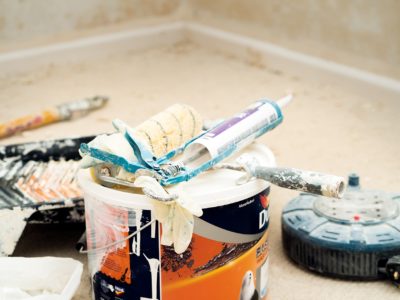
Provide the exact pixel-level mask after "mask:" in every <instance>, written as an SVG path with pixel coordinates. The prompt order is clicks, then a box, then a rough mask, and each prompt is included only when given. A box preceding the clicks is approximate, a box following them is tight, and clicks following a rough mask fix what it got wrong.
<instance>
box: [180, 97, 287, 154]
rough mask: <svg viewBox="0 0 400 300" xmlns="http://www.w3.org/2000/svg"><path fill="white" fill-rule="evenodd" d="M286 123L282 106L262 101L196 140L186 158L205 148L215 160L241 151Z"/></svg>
mask: <svg viewBox="0 0 400 300" xmlns="http://www.w3.org/2000/svg"><path fill="white" fill-rule="evenodd" d="M282 120H283V116H282V112H281V110H280V108H279V106H278V105H277V104H276V103H275V102H272V101H267V100H261V101H258V102H255V103H254V104H252V105H251V106H249V107H248V108H247V109H246V110H245V111H243V112H241V113H239V114H237V115H235V116H234V117H232V118H230V119H228V120H226V121H224V122H223V123H222V124H220V125H218V126H217V127H216V128H214V129H212V130H210V131H209V132H208V133H206V134H205V135H203V136H202V137H200V138H199V139H197V140H195V141H194V142H193V144H192V145H190V146H189V147H188V149H187V155H188V156H190V155H193V154H194V153H193V152H194V151H196V150H198V149H199V148H203V147H205V148H206V149H207V150H208V152H209V154H210V155H211V157H212V158H214V157H216V156H217V155H219V154H221V153H223V152H225V151H227V150H228V149H231V148H232V147H236V150H239V149H241V148H243V147H245V146H247V145H249V144H250V143H251V142H253V141H254V140H255V139H256V138H258V137H259V136H261V135H262V134H264V133H265V132H267V131H269V130H271V129H273V128H275V127H276V126H277V125H279V124H280V123H281V122H282Z"/></svg>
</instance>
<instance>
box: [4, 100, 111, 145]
mask: <svg viewBox="0 0 400 300" xmlns="http://www.w3.org/2000/svg"><path fill="white" fill-rule="evenodd" d="M107 101H108V97H104V96H95V97H91V98H86V99H83V100H78V101H75V102H69V103H64V104H60V105H58V106H56V107H52V108H48V109H45V110H43V111H41V112H39V113H36V114H30V115H27V116H24V117H21V118H17V119H15V120H12V121H9V122H6V123H3V124H0V138H5V137H8V136H11V135H14V134H16V133H18V132H22V131H25V130H28V129H33V128H37V127H41V126H44V125H47V124H51V123H54V122H60V121H66V120H71V119H75V118H79V117H83V116H85V115H87V114H88V113H89V112H91V111H92V110H95V109H98V108H101V107H103V106H104V105H105V104H106V103H107Z"/></svg>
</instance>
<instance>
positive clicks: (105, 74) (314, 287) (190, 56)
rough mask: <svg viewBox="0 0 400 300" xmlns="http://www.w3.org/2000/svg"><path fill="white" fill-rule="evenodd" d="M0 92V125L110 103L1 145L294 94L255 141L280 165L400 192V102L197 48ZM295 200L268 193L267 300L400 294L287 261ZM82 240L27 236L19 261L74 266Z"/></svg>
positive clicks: (8, 83) (85, 287) (65, 72)
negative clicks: (289, 211)
mask: <svg viewBox="0 0 400 300" xmlns="http://www.w3.org/2000/svg"><path fill="white" fill-rule="evenodd" d="M0 90H1V93H0V103H1V108H2V109H1V111H0V121H5V120H8V119H10V118H12V117H17V116H20V115H21V114H24V113H28V112H33V111H35V110H38V109H39V108H41V107H46V106H49V105H54V104H57V103H62V102H65V101H69V100H73V99H79V98H82V97H85V96H91V95H95V94H105V95H109V96H110V97H111V102H110V103H109V105H108V106H107V108H104V109H102V110H99V111H97V112H94V113H92V114H91V115H89V116H87V117H86V118H83V119H79V120H76V121H73V122H69V123H59V124H56V125H51V126H48V127H44V128H41V129H37V130H34V131H30V132H26V133H24V134H23V135H21V136H16V137H13V138H9V139H5V140H2V141H1V143H2V144H8V143H16V142H25V141H30V140H36V139H47V138H61V137H65V136H81V135H87V134H93V133H101V132H107V131H111V130H112V127H111V120H112V119H113V118H115V117H119V118H121V119H123V120H126V121H127V122H129V123H130V124H131V125H135V124H138V123H140V122H141V121H143V120H144V119H146V118H147V117H149V116H151V115H153V114H154V113H156V112H158V111H160V110H162V109H164V108H165V107H167V106H169V105H170V104H172V103H175V102H178V101H179V102H185V103H188V104H190V105H192V106H194V107H195V108H197V109H198V110H199V111H200V112H201V113H202V114H203V116H204V117H206V118H210V119H212V118H221V117H227V116H230V115H231V114H233V113H236V112H238V111H240V110H241V109H243V108H244V107H246V105H248V104H249V103H251V102H252V101H254V100H257V99H259V98H263V97H270V98H272V99H275V98H277V97H280V96H282V95H284V94H285V93H286V91H288V90H291V91H293V92H294V94H295V99H294V102H293V103H292V104H290V106H289V107H287V109H285V111H284V114H285V121H284V123H283V124H282V125H281V126H279V127H278V128H276V129H275V130H274V132H271V133H270V134H268V135H266V136H265V137H263V138H262V139H261V142H263V143H265V144H267V145H268V146H269V147H270V148H271V149H272V150H273V152H274V153H275V154H276V158H277V161H278V164H279V165H281V166H292V167H299V168H306V169H312V170H316V171H324V172H332V173H335V174H338V175H343V176H346V175H347V174H348V173H350V172H352V171H357V172H358V173H359V174H360V175H361V181H362V184H363V185H364V186H365V187H369V188H378V189H384V190H387V191H398V192H400V159H399V157H400V154H399V153H400V122H399V119H398V118H399V115H400V101H394V100H393V101H389V100H386V99H381V98H371V99H366V98H361V97H359V96H357V95H355V94H353V93H351V92H348V91H344V90H342V89H341V87H340V86H334V85H326V84H325V85H322V84H319V83H315V82H311V81H309V80H308V79H307V78H299V77H295V76H293V75H291V74H289V73H287V72H286V71H285V70H284V69H282V70H271V69H269V68H268V66H261V65H259V64H255V63H252V61H251V60H250V61H241V60H239V59H236V58H233V57H231V56H229V55H225V54H224V53H219V52H215V51H211V50H207V49H205V48H203V47H200V46H198V45H195V44H191V43H180V44H177V45H174V46H166V47H164V48H160V49H151V50H148V51H145V52H139V53H137V52H132V53H126V54H125V55H114V56H109V57H105V58H102V59H97V60H94V61H91V62H86V63H85V62H82V63H79V64H71V65H65V66H48V67H46V68H43V69H40V70H36V71H35V72H31V73H28V74H23V75H20V76H11V77H10V76H5V75H3V74H0ZM296 194H297V193H296V192H293V191H286V190H282V189H278V188H273V191H272V197H273V198H272V217H271V218H272V224H271V227H270V245H271V253H270V255H271V268H270V294H269V295H270V299H296V300H301V299H334V300H337V299H343V298H346V299H386V300H389V299H399V296H400V294H399V291H398V290H397V289H395V288H394V287H393V286H392V285H391V284H390V283H388V282H348V281H341V280H332V279H328V278H324V277H321V276H317V275H314V274H312V273H309V272H307V271H304V270H302V269H300V268H298V267H297V266H295V265H294V264H292V263H291V262H290V261H289V260H288V259H287V258H286V256H285V255H284V253H283V251H282V245H281V233H280V214H281V210H282V207H283V206H284V205H285V203H287V202H288V201H289V200H290V199H291V198H293V197H294V196H295V195H296ZM81 230H82V228H79V227H75V226H72V227H70V228H69V227H66V226H53V227H46V226H39V225H37V226H30V227H29V229H28V230H27V231H26V232H25V233H24V236H23V238H22V240H21V243H20V244H19V245H18V248H17V251H16V254H17V255H23V256H41V255H53V256H72V257H74V258H78V259H80V260H81V261H82V262H86V258H85V256H81V255H79V254H76V253H75V252H74V251H73V250H72V249H73V246H74V242H75V240H77V239H78V238H79V235H80V232H81ZM89 293H90V286H89V279H88V278H87V273H85V274H84V277H83V279H82V283H81V286H80V288H79V291H78V293H77V294H76V296H75V298H74V299H75V300H78V299H81V300H86V299H89Z"/></svg>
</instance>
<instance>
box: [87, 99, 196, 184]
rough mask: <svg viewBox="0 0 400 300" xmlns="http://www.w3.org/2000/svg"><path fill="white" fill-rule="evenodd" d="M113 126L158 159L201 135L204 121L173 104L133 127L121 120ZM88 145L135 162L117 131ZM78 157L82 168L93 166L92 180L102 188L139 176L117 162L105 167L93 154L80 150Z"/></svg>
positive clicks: (186, 109) (190, 108) (191, 109)
mask: <svg viewBox="0 0 400 300" xmlns="http://www.w3.org/2000/svg"><path fill="white" fill-rule="evenodd" d="M113 125H114V127H116V128H118V127H121V126H125V127H126V130H129V131H130V132H131V133H132V137H133V138H134V139H135V140H136V141H138V142H140V143H141V144H142V145H143V147H145V148H146V149H149V150H150V151H151V156H152V157H153V156H155V157H159V156H162V155H164V154H166V153H168V152H170V151H172V150H173V149H176V148H177V147H179V146H180V145H182V144H183V143H185V142H186V141H188V140H190V139H192V138H193V137H195V136H197V135H198V134H199V133H200V132H201V129H202V126H203V120H202V118H201V116H200V114H199V113H198V112H197V111H196V110H195V109H193V108H192V107H190V106H189V105H184V104H174V105H172V106H170V107H168V108H167V109H165V110H164V111H162V112H160V113H158V114H156V115H154V116H153V117H151V118H149V119H147V120H146V121H144V122H143V123H141V124H140V125H138V126H136V127H135V128H129V127H127V126H126V125H125V124H124V123H123V122H122V121H120V120H114V121H113ZM87 145H88V147H93V148H94V149H97V150H100V151H103V152H107V153H109V154H110V155H114V156H115V157H118V158H119V160H125V161H127V162H135V161H137V157H136V156H135V153H134V152H133V151H132V147H131V145H130V144H129V142H128V141H127V140H126V138H125V137H124V135H123V134H122V133H120V132H117V133H113V134H109V135H106V134H103V135H99V136H97V137H96V138H95V139H94V140H92V141H91V142H90V143H88V144H87ZM80 154H81V156H82V160H81V167H82V168H88V167H94V168H91V173H92V177H93V178H94V179H95V180H96V181H99V182H100V183H101V184H103V185H105V186H109V187H113V186H114V185H115V184H119V183H121V182H120V181H118V180H123V181H128V182H133V181H134V180H135V178H136V177H137V176H138V174H136V172H129V170H128V171H127V170H126V169H124V168H122V167H121V166H120V164H118V163H106V164H104V161H102V160H101V159H100V160H99V159H97V158H96V155H87V153H86V152H85V151H82V147H81V149H80ZM104 177H108V178H114V179H115V180H114V182H110V181H113V180H112V179H109V180H108V182H107V181H105V180H102V178H104Z"/></svg>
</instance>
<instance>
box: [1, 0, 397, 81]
mask: <svg viewBox="0 0 400 300" xmlns="http://www.w3.org/2000/svg"><path fill="white" fill-rule="evenodd" d="M182 17H185V18H186V19H189V20H195V21H199V22H203V23H206V24H209V25H214V26H217V27H219V28H222V29H226V30H230V31H234V32H238V33H242V34H246V35H249V36H253V37H256V38H260V39H264V40H266V41H268V42H271V43H276V44H278V45H281V46H284V47H287V48H290V49H293V50H296V51H300V52H304V53H307V54H310V55H315V56H318V57H322V58H325V59H329V60H333V61H336V62H339V63H343V64H347V65H350V66H354V67H357V68H361V69H365V70H368V71H371V72H376V73H380V74H383V75H387V76H391V77H394V78H398V79H400V34H399V30H400V1H398V0H380V1H376V0H352V1H348V0H296V1H293V0H84V1H82V0H68V1H66V0H35V1H33V0H0V50H2V49H3V50H4V49H6V50H7V48H10V47H7V46H8V45H9V44H12V43H15V42H17V43H20V44H21V43H22V44H23V43H27V41H31V40H33V41H34V40H40V39H42V40H43V39H45V38H47V37H51V38H53V39H54V38H57V37H60V38H62V37H63V36H65V35H73V34H74V33H75V34H77V33H79V32H81V33H82V32H85V30H93V29H99V28H103V27H106V26H108V27H110V26H113V25H118V24H125V23H128V22H132V23H134V22H136V23H140V22H146V23H149V22H159V21H160V20H166V19H167V20H168V19H175V20H176V19H180V18H182ZM11 48H12V47H11Z"/></svg>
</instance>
